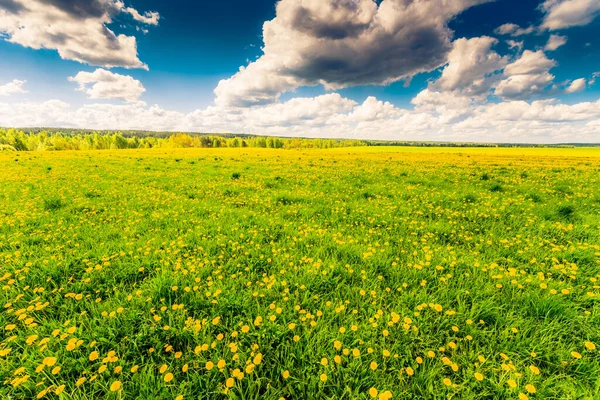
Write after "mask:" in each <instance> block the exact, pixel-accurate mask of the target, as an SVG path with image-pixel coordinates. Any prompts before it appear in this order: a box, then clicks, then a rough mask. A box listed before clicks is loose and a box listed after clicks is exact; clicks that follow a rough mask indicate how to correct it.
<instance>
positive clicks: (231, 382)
mask: <svg viewBox="0 0 600 400" xmlns="http://www.w3.org/2000/svg"><path fill="white" fill-rule="evenodd" d="M233 385H235V380H234V379H233V378H227V380H226V381H225V386H226V387H228V388H232V387H233Z"/></svg>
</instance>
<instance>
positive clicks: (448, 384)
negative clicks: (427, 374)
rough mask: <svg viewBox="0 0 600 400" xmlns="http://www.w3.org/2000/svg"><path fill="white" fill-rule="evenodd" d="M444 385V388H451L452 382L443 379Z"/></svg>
mask: <svg viewBox="0 0 600 400" xmlns="http://www.w3.org/2000/svg"><path fill="white" fill-rule="evenodd" d="M444 385H446V386H452V381H451V380H450V379H448V378H444Z"/></svg>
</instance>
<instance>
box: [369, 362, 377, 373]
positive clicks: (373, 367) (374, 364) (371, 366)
mask: <svg viewBox="0 0 600 400" xmlns="http://www.w3.org/2000/svg"><path fill="white" fill-rule="evenodd" d="M369 368H371V369H372V370H373V371H375V370H376V369H377V363H376V362H375V361H372V362H371V364H370V365H369Z"/></svg>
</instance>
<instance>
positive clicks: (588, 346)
mask: <svg viewBox="0 0 600 400" xmlns="http://www.w3.org/2000/svg"><path fill="white" fill-rule="evenodd" d="M585 348H586V349H588V350H590V351H594V350H596V345H595V344H594V343H592V342H585Z"/></svg>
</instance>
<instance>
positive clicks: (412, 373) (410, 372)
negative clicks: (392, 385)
mask: <svg viewBox="0 0 600 400" xmlns="http://www.w3.org/2000/svg"><path fill="white" fill-rule="evenodd" d="M406 373H407V374H408V376H413V375H414V374H415V370H414V369H412V368H411V367H407V368H406Z"/></svg>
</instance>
